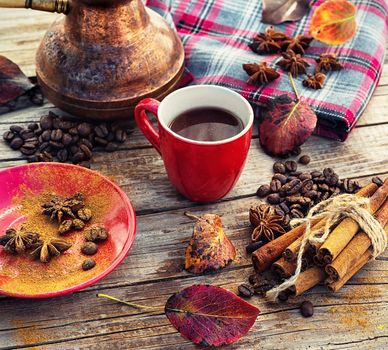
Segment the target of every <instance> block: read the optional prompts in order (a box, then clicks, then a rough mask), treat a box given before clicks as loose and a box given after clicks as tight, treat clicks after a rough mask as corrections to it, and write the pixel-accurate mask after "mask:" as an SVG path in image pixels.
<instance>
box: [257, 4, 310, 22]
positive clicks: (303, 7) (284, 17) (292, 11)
mask: <svg viewBox="0 0 388 350" xmlns="http://www.w3.org/2000/svg"><path fill="white" fill-rule="evenodd" d="M310 1H311V0H263V16H262V21H263V22H264V23H271V24H279V23H283V22H286V21H297V20H299V19H301V18H302V17H303V16H304V15H305V14H306V13H307V12H308V10H309V8H310Z"/></svg>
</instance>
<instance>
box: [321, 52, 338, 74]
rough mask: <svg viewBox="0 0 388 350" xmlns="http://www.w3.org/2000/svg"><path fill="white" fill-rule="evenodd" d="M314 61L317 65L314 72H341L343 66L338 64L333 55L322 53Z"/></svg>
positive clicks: (335, 56)
mask: <svg viewBox="0 0 388 350" xmlns="http://www.w3.org/2000/svg"><path fill="white" fill-rule="evenodd" d="M316 61H317V63H318V65H317V68H316V72H321V71H326V72H329V71H331V70H341V69H343V68H344V66H343V65H342V64H341V63H340V62H338V58H337V55H336V54H335V53H323V54H321V55H320V56H319V58H317V59H316Z"/></svg>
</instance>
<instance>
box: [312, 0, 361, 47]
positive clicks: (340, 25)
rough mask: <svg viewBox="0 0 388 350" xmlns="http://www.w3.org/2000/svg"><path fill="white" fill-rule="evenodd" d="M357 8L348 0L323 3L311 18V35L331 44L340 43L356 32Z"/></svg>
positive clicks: (329, 0) (330, 0) (333, 0)
mask: <svg viewBox="0 0 388 350" xmlns="http://www.w3.org/2000/svg"><path fill="white" fill-rule="evenodd" d="M356 14H357V8H356V6H354V5H353V4H352V3H351V2H350V1H347V0H328V1H326V2H324V3H322V4H321V5H320V6H319V7H318V8H317V9H316V10H315V11H314V14H313V17H312V19H311V26H310V33H311V35H312V36H313V37H314V38H315V39H317V40H319V41H322V42H324V43H325V44H329V45H340V44H343V43H345V42H346V41H348V40H350V39H351V38H353V36H354V35H355V33H356V29H357V23H356Z"/></svg>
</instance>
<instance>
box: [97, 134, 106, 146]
mask: <svg viewBox="0 0 388 350" xmlns="http://www.w3.org/2000/svg"><path fill="white" fill-rule="evenodd" d="M94 141H95V142H96V143H97V144H99V145H101V146H106V145H107V144H108V141H107V140H105V139H103V138H101V137H98V136H96V137H95V138H94Z"/></svg>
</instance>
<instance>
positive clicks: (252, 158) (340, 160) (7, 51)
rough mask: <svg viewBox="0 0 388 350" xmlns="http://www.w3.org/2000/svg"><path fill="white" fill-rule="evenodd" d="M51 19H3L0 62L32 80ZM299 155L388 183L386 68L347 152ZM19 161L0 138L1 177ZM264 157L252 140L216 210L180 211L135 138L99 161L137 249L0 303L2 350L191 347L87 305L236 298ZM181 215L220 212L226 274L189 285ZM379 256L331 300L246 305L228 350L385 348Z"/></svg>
mask: <svg viewBox="0 0 388 350" xmlns="http://www.w3.org/2000/svg"><path fill="white" fill-rule="evenodd" d="M56 16H58V15H53V14H47V13H39V12H33V11H27V10H7V9H1V10H0V54H1V55H5V56H7V57H8V58H10V59H11V60H13V61H14V62H16V63H17V64H19V65H20V67H21V68H22V69H23V71H24V72H25V73H26V74H27V75H29V76H33V75H34V74H35V73H34V55H35V50H36V48H37V46H38V44H39V41H40V39H41V37H42V35H43V34H44V32H45V30H46V29H47V27H48V25H49V24H50V23H51V22H52V21H53V20H54V19H55V17H56ZM48 110H54V111H55V109H54V108H53V106H52V105H51V104H50V103H48V102H46V103H45V105H44V106H42V107H28V108H24V109H21V110H17V111H14V112H10V113H6V114H2V115H0V134H3V132H4V131H6V130H7V129H8V128H9V126H10V125H12V124H27V123H28V122H32V121H37V120H38V119H39V116H40V115H42V114H44V113H46V112H47V111H48ZM303 152H304V153H307V154H309V155H310V156H311V158H312V162H311V163H310V165H309V166H308V167H304V169H306V170H307V169H315V168H318V169H321V168H323V167H325V166H332V167H334V168H335V170H336V171H337V172H338V173H339V174H340V176H341V177H350V178H353V179H358V180H359V181H360V182H361V183H362V184H365V183H367V182H368V181H370V179H371V177H372V176H374V175H379V176H381V177H387V176H388V61H386V62H385V66H384V71H383V76H382V78H381V80H380V85H379V87H378V88H377V90H376V92H375V95H374V97H373V98H372V101H371V103H370V104H369V106H368V108H367V110H366V111H365V113H364V115H363V117H362V119H361V121H360V122H359V124H358V126H357V128H356V129H355V130H354V132H353V133H352V135H351V136H350V137H349V139H348V140H347V141H346V142H345V143H339V142H335V141H333V140H327V139H323V138H319V137H316V136H314V137H312V138H311V139H310V140H309V141H308V142H307V143H306V144H305V145H304V146H303ZM25 162H26V160H25V159H24V158H23V157H22V156H21V155H20V153H19V152H15V151H12V150H10V149H9V148H8V147H7V146H6V145H5V144H4V142H3V141H2V140H1V141H0V168H5V167H9V166H13V165H18V164H23V163H25ZM272 163H273V159H271V158H270V157H268V156H266V155H265V154H264V153H263V152H262V151H261V149H260V146H259V143H258V139H257V132H256V131H255V134H254V137H253V139H252V144H251V149H250V153H249V158H248V162H247V165H246V168H245V170H244V173H243V175H242V177H241V179H240V181H239V182H238V184H237V185H236V187H235V189H234V190H233V191H232V192H231V193H230V194H228V196H227V197H226V198H224V199H223V200H222V201H220V202H219V203H215V204H210V205H198V204H194V203H191V202H189V201H188V200H186V199H184V198H183V197H181V196H180V195H178V194H177V193H176V192H175V190H174V189H173V188H172V187H171V185H170V183H169V181H168V179H167V176H166V173H165V171H164V167H163V162H162V160H161V159H160V157H159V156H158V154H157V153H156V151H155V150H154V149H152V148H151V147H150V145H149V143H148V142H147V140H146V139H145V138H144V137H143V136H142V135H141V134H140V132H139V131H138V130H135V131H134V132H133V134H132V135H131V136H130V139H129V140H128V141H127V142H126V143H125V144H124V145H122V146H121V147H120V150H119V151H118V152H116V153H113V154H106V153H97V154H96V155H95V157H94V161H93V164H92V168H93V169H95V170H98V171H100V172H101V173H103V174H104V175H107V176H109V177H110V178H112V179H113V180H114V181H116V182H117V183H118V184H119V185H120V186H121V187H122V188H123V189H124V191H125V192H126V193H127V194H128V196H129V198H130V199H131V200H132V202H133V203H134V206H135V208H136V212H137V215H138V232H137V237H136V242H135V244H134V246H133V248H132V250H131V252H130V254H129V256H128V257H127V258H126V259H125V260H124V262H123V263H122V264H121V265H120V266H119V267H118V268H117V269H116V270H115V271H114V272H113V273H112V274H111V275H109V276H108V277H106V278H105V279H104V280H102V281H101V282H100V283H98V284H96V285H94V286H92V287H90V288H88V289H86V290H83V291H80V292H77V293H74V294H72V295H68V296H64V297H60V298H55V299H50V300H18V299H12V298H8V297H0V349H1V350H4V349H165V350H173V349H176V350H178V349H179V350H181V349H196V348H197V347H195V346H194V345H192V344H191V343H190V342H189V341H186V340H185V339H183V338H182V337H181V336H180V335H179V333H177V332H176V331H175V329H174V328H173V327H172V326H171V325H170V323H169V321H168V320H167V318H166V317H165V316H164V315H162V314H160V313H159V314H158V313H156V314H147V313H144V312H141V311H138V310H135V309H131V308H129V307H127V306H123V305H119V304H116V303H114V302H111V301H107V300H101V299H97V298H96V293H97V292H100V293H108V294H111V295H114V296H115V297H118V298H122V299H125V300H129V301H133V302H137V303H142V304H146V305H156V306H161V305H164V303H165V301H166V300H167V298H168V297H169V296H170V295H171V294H172V293H174V292H177V291H179V290H180V289H182V288H184V287H187V286H190V285H192V284H196V283H211V284H215V285H219V286H222V287H224V288H227V289H229V290H231V291H233V292H236V291H237V286H238V285H239V284H240V283H242V282H243V281H245V280H246V278H247V276H248V275H249V274H250V273H251V272H252V267H251V263H250V259H249V257H248V256H247V255H246V254H245V245H246V244H247V243H248V241H249V235H250V232H251V229H250V227H249V221H248V215H247V213H248V209H249V206H250V205H251V204H252V203H255V202H256V201H257V198H256V196H255V192H256V189H257V187H258V186H259V185H260V184H262V183H267V182H268V180H269V178H270V176H271V174H272V172H271V165H272ZM187 209H190V211H192V212H194V213H196V214H197V215H200V214H202V213H209V212H212V213H218V214H221V215H222V220H223V224H224V228H225V231H226V232H227V234H228V236H229V237H230V238H231V239H232V241H233V243H234V244H235V245H236V248H237V259H236V261H234V262H233V263H232V264H231V265H230V266H229V267H227V268H226V269H225V270H224V271H223V272H221V273H219V274H216V275H212V276H199V277H198V276H192V275H190V274H188V273H187V272H185V271H184V270H183V256H184V250H185V247H186V245H187V243H188V240H189V238H190V236H191V233H192V229H193V222H192V221H190V220H189V219H188V218H187V217H185V216H184V215H183V212H184V211H185V210H187ZM387 285H388V252H385V253H384V254H383V255H382V256H380V257H378V258H377V259H376V261H373V262H370V263H369V264H368V265H367V266H366V267H365V268H364V269H363V270H362V271H361V272H360V273H358V274H357V275H356V276H355V277H354V278H352V279H351V280H350V281H349V282H348V284H347V285H346V286H345V287H344V288H343V289H341V290H340V291H339V292H338V293H336V294H331V293H330V292H328V291H327V290H326V289H324V288H323V287H318V288H315V289H313V290H312V291H310V292H309V293H307V294H306V295H305V296H304V297H301V298H296V299H294V300H290V301H289V302H287V303H284V304H279V305H278V304H271V303H267V302H266V301H265V300H263V299H261V298H252V299H251V300H250V301H251V302H252V303H253V304H254V305H256V306H258V307H259V308H260V310H261V315H260V316H259V318H258V320H257V322H256V324H255V325H254V327H253V329H252V330H251V331H250V332H249V333H248V334H247V335H246V336H245V337H244V338H242V339H241V340H240V341H238V342H237V343H235V344H233V345H230V346H227V347H224V348H225V349H271V350H272V349H386V348H387V343H388V311H387V310H388V288H387ZM304 299H308V300H311V301H312V302H313V303H314V305H315V314H314V317H312V318H309V319H305V318H303V317H301V315H300V313H299V310H298V306H299V305H300V303H301V301H302V300H304Z"/></svg>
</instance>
